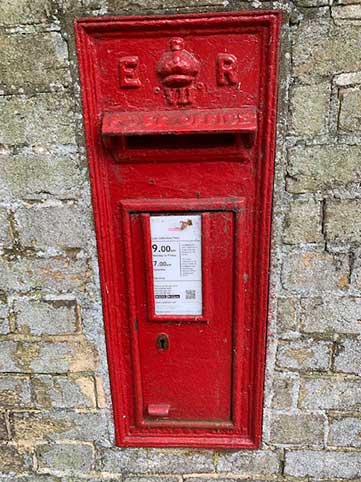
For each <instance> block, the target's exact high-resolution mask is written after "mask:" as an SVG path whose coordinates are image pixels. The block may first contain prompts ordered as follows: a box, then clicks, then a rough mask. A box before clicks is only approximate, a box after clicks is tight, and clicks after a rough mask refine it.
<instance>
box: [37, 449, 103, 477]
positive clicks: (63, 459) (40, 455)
mask: <svg viewBox="0 0 361 482" xmlns="http://www.w3.org/2000/svg"><path fill="white" fill-rule="evenodd" d="M36 456H37V461H38V467H39V470H40V471H42V470H49V469H51V470H62V471H65V472H69V471H71V470H75V471H77V472H80V473H82V474H84V473H86V472H89V471H90V470H91V469H92V468H93V465H94V448H93V447H92V446H91V445H90V444H76V443H71V444H70V443H69V444H52V445H43V446H40V447H38V448H37V449H36Z"/></svg>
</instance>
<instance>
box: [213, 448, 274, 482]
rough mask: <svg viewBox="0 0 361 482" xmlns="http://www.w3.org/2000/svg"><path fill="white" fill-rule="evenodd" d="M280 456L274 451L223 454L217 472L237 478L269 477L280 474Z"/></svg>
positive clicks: (220, 456) (220, 455)
mask: <svg viewBox="0 0 361 482" xmlns="http://www.w3.org/2000/svg"><path fill="white" fill-rule="evenodd" d="M279 467H280V454H279V453H278V452H276V451H272V450H254V451H253V450H252V451H237V452H221V453H220V454H219V459H218V464H217V472H233V473H234V474H237V476H246V475H247V476H267V475H268V476H269V475H274V474H277V473H278V472H279Z"/></svg>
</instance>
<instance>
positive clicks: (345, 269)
mask: <svg viewBox="0 0 361 482" xmlns="http://www.w3.org/2000/svg"><path fill="white" fill-rule="evenodd" d="M348 263H349V260H348V256H346V255H338V256H336V255H334V254H330V253H327V252H321V251H292V252H291V253H289V254H288V256H287V258H286V259H285V261H284V263H283V267H282V281H283V285H284V287H285V288H286V289H287V290H289V291H291V292H293V293H300V294H320V293H322V294H323V293H325V292H332V291H336V290H342V289H345V288H347V286H348V283H349V264H348Z"/></svg>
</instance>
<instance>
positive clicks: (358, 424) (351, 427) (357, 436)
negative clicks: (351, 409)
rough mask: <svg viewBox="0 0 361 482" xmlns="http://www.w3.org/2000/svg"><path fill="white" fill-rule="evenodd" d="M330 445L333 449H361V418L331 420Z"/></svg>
mask: <svg viewBox="0 0 361 482" xmlns="http://www.w3.org/2000/svg"><path fill="white" fill-rule="evenodd" d="M328 445H330V446H333V447H357V448H360V447H361V418H356V417H345V418H334V419H332V418H331V420H330V428H329V433H328Z"/></svg>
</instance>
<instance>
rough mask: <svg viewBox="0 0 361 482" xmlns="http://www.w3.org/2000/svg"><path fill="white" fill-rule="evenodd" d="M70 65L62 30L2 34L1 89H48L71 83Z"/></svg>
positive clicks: (0, 37) (24, 90) (0, 56)
mask: <svg viewBox="0 0 361 482" xmlns="http://www.w3.org/2000/svg"><path fill="white" fill-rule="evenodd" d="M34 59H36V62H34ZM67 65H68V52H67V47H66V42H65V40H64V39H63V38H62V36H61V34H60V32H49V33H42V34H35V35H33V34H27V35H0V89H2V90H3V91H4V92H6V93H13V92H15V91H16V92H18V91H20V93H24V92H34V91H35V92H37V91H38V92H45V91H47V90H50V88H51V87H53V89H54V87H57V86H61V85H67V84H68V83H69V81H70V75H69V71H68V69H67Z"/></svg>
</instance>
